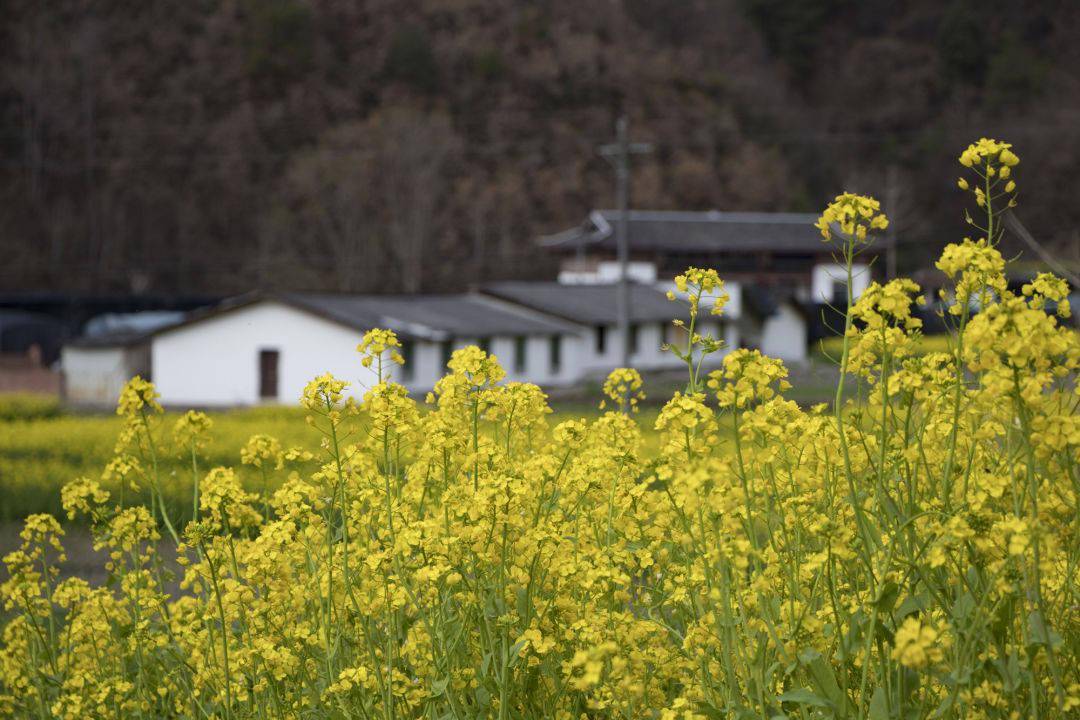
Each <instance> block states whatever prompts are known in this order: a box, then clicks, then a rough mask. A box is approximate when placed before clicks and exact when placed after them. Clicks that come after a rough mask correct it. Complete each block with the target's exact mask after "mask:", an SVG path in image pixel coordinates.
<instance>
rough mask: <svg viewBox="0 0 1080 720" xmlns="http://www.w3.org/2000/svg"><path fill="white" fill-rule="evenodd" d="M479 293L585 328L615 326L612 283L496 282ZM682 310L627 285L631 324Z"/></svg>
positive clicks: (649, 289) (644, 288) (653, 291)
mask: <svg viewBox="0 0 1080 720" xmlns="http://www.w3.org/2000/svg"><path fill="white" fill-rule="evenodd" d="M482 291H483V292H486V293H488V294H490V295H493V296H495V297H499V298H503V299H504V300H509V301H511V302H516V303H520V304H521V305H524V306H526V307H531V308H534V309H536V310H539V311H541V312H545V313H550V314H552V315H557V316H559V317H563V318H566V319H568V320H572V321H574V322H578V323H583V324H586V325H598V324H606V323H614V322H617V320H618V314H617V307H616V302H617V300H616V293H617V285H615V284H602V285H564V284H562V283H557V282H525V281H521V282H499V283H491V284H489V285H485V286H484V287H483V288H482ZM681 311H682V308H681V307H680V306H678V305H676V304H675V303H673V302H671V301H669V300H668V299H667V296H665V295H664V293H662V292H660V291H659V290H656V289H655V288H652V287H650V286H648V285H640V284H637V283H631V284H630V320H631V321H632V322H666V321H668V320H671V319H672V318H674V317H677V316H679V315H680V314H681Z"/></svg>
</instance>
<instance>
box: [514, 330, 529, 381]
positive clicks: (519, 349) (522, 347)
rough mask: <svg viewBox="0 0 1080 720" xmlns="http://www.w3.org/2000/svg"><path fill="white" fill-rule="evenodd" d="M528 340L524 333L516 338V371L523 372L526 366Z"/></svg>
mask: <svg viewBox="0 0 1080 720" xmlns="http://www.w3.org/2000/svg"><path fill="white" fill-rule="evenodd" d="M526 350H527V348H526V341H525V336H524V335H518V336H517V337H515V338H514V372H519V373H523V372H525V368H526V355H525V353H526Z"/></svg>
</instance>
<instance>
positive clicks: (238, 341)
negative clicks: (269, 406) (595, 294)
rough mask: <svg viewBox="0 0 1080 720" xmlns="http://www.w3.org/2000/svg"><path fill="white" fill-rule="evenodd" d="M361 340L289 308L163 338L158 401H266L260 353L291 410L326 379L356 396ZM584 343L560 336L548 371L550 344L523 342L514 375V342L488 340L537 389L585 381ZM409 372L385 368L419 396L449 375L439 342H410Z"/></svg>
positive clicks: (262, 308)
mask: <svg viewBox="0 0 1080 720" xmlns="http://www.w3.org/2000/svg"><path fill="white" fill-rule="evenodd" d="M361 337H362V333H361V332H359V331H358V330H352V329H350V328H347V327H344V326H341V325H338V324H336V323H333V322H330V321H328V320H324V319H322V318H319V317H317V316H315V315H311V314H308V313H306V312H303V311H301V310H297V309H294V308H292V307H289V306H287V305H284V304H281V303H276V302H271V301H266V302H263V303H259V304H257V305H252V306H249V307H246V308H241V309H237V310H233V311H230V312H226V313H223V314H222V315H219V316H217V317H211V318H208V319H206V320H202V321H200V322H197V323H193V324H191V325H187V326H184V327H181V328H177V329H175V330H170V331H166V332H163V333H161V334H160V335H158V336H156V337H155V338H154V339H153V343H152V357H153V369H154V381H155V383H156V384H157V387H158V391H159V392H160V393H161V399H162V402H163V403H165V404H167V405H175V406H219V407H220V406H233V405H253V404H257V403H260V402H265V401H264V400H262V399H261V398H259V352H260V351H261V350H277V351H278V352H279V353H280V355H279V361H278V362H279V365H278V397H277V400H276V402H280V403H285V404H294V403H296V402H298V401H299V399H300V394H301V392H302V391H303V388H304V386H305V385H306V384H307V383H308V381H309V380H311V379H312V378H313V377H315V376H316V375H321V374H322V373H324V372H330V373H333V374H334V376H335V377H338V378H340V379H342V380H348V381H349V382H350V383H352V388H351V392H352V393H353V394H354V395H355V396H358V397H359V396H361V395H363V393H364V392H365V391H366V390H367V388H369V387H370V386H371V385H372V384H374V382H375V373H374V371H373V370H368V369H366V368H364V367H363V366H362V365H361V364H360V359H361V358H360V355H359V354H358V353H357V352H356V346H357V344H358V343H359V342H360V339H361ZM451 342H452V347H453V348H454V349H457V348H461V347H465V346H467V345H479V344H480V339H479V338H476V337H473V338H469V337H455V338H453V340H452V341H451ZM582 349H583V342H582V339H581V338H580V337H578V336H577V335H574V334H567V335H563V336H562V350H561V355H562V363H561V367H560V368H559V370H558V372H555V371H554V370H553V369H552V368H551V366H550V356H551V350H550V337H549V336H528V337H527V338H526V354H527V357H526V368H525V370H524V371H523V372H518V371H516V370H515V368H514V350H515V340H514V337H513V336H496V337H494V338H492V339H491V352H493V353H494V354H495V355H496V356H497V357H498V358H499V362H500V364H502V366H503V367H504V368H505V369H506V371H507V379H509V380H518V381H525V382H534V383H537V384H540V385H564V384H570V383H574V382H577V381H578V380H580V379H581V377H582V372H583V370H582V363H581V356H582ZM411 355H412V357H411V359H410V363H409V365H410V367H411V372H409V373H405V372H403V368H400V367H398V366H396V365H387V366H385V367H389V369H390V371H391V373H392V376H393V379H394V380H396V381H397V382H401V383H402V384H403V385H405V386H406V387H408V388H409V390H410V391H411V392H412V393H413V394H414V396H418V395H419V393H422V392H426V391H428V390H430V389H431V388H432V387H433V386H434V384H435V382H436V381H437V380H438V379H439V378H440V377H442V376H443V375H444V374H446V372H447V371H446V366H445V364H444V363H443V347H442V343H441V342H437V341H425V340H418V341H414V344H413V347H412V353H411Z"/></svg>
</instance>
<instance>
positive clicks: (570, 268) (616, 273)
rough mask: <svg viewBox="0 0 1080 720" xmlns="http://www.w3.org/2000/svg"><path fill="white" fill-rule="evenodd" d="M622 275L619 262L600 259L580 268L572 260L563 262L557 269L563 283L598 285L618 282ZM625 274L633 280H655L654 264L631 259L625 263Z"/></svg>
mask: <svg viewBox="0 0 1080 720" xmlns="http://www.w3.org/2000/svg"><path fill="white" fill-rule="evenodd" d="M621 276H622V272H621V268H620V266H619V263H618V262H616V261H611V260H602V261H600V262H598V263H596V264H595V265H594V266H592V267H589V268H581V267H580V266H577V265H576V264H575V263H574V261H569V262H568V263H564V264H563V267H562V269H560V270H559V278H558V280H559V282H560V283H563V284H564V285H598V284H603V283H613V282H618V280H619V278H620V277H621ZM626 276H627V277H628V278H630V279H631V280H632V281H634V282H639V283H645V284H651V283H654V282H656V264H655V263H651V262H643V261H633V262H628V263H627V264H626Z"/></svg>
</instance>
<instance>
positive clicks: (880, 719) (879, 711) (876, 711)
mask: <svg viewBox="0 0 1080 720" xmlns="http://www.w3.org/2000/svg"><path fill="white" fill-rule="evenodd" d="M867 717H868V718H869V720H889V696H888V695H886V694H885V688H883V687H879V688H878V689H877V690H874V694H873V696H872V697H871V698H870V708H869V715H868V716H867Z"/></svg>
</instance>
